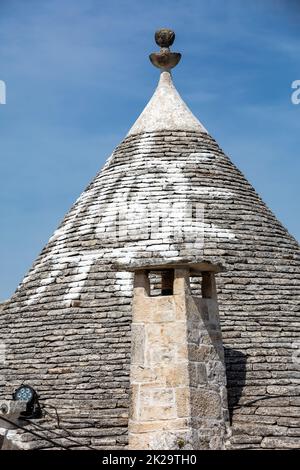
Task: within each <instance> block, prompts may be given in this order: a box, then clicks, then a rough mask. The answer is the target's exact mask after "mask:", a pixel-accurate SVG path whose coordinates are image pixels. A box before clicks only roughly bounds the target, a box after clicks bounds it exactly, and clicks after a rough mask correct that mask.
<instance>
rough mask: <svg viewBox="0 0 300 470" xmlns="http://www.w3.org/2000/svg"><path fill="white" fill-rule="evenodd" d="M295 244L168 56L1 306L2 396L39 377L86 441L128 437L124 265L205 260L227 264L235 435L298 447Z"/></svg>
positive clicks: (236, 441) (223, 279)
mask: <svg viewBox="0 0 300 470" xmlns="http://www.w3.org/2000/svg"><path fill="white" fill-rule="evenodd" d="M299 255H300V251H299V245H298V243H297V242H296V240H295V239H294V238H293V237H292V236H291V235H290V234H289V233H288V232H287V230H286V229H285V228H284V227H283V226H282V225H281V223H280V222H279V221H278V220H277V219H276V217H275V216H274V215H273V214H272V212H271V211H270V210H269V209H268V208H267V207H266V205H265V204H264V203H263V201H262V200H261V198H260V197H259V195H258V194H257V193H256V192H255V190H254V189H253V187H252V186H251V185H250V184H249V182H248V181H247V180H246V179H245V177H244V176H243V174H242V173H241V172H240V171H239V170H238V169H237V168H236V166H235V165H234V164H233V163H232V162H231V161H230V159H229V158H228V157H227V156H226V155H225V154H224V153H223V151H222V150H221V149H220V147H219V146H218V144H217V143H216V142H215V140H214V139H213V138H212V137H211V136H210V135H209V134H208V132H207V131H206V129H205V128H204V127H203V126H202V124H201V123H200V122H199V121H198V120H197V118H196V117H195V116H194V115H193V114H192V113H191V111H190V110H189V109H188V108H187V106H186V105H185V104H184V102H183V101H182V99H181V97H180V96H179V94H178V92H177V91H176V89H175V87H174V85H173V83H172V81H171V75H170V72H169V70H165V69H163V70H162V72H161V78H160V84H159V86H158V88H157V90H156V92H155V94H154V96H153V97H152V99H151V100H150V102H149V104H148V105H147V107H146V108H145V110H144V111H143V113H142V114H141V116H140V117H139V118H138V120H137V121H136V123H135V124H134V126H133V127H132V128H131V130H130V132H129V133H128V135H127V136H126V138H125V139H124V140H123V141H122V142H121V144H120V145H119V146H118V147H117V148H116V149H115V151H114V152H113V154H112V155H111V157H110V158H109V159H108V161H107V163H106V164H105V166H104V167H103V169H102V170H101V171H100V172H99V173H98V175H96V177H95V178H94V180H93V181H92V182H91V184H90V185H89V186H88V187H87V189H86V190H85V191H84V192H83V193H82V195H81V196H80V197H79V198H78V200H77V201H76V203H75V204H74V206H73V207H72V208H71V210H70V211H69V213H68V214H67V215H66V217H65V218H64V220H63V222H62V223H61V225H60V227H59V228H58V229H57V230H56V232H55V233H54V235H53V236H52V237H51V238H50V240H49V243H48V244H47V245H46V247H45V248H44V249H43V251H42V253H41V254H40V256H39V257H38V259H37V260H36V261H35V263H34V265H33V267H32V268H31V270H30V271H29V273H28V274H27V275H26V277H25V278H24V280H23V282H22V283H21V284H20V286H19V287H18V289H17V291H16V293H15V294H14V295H13V296H12V298H11V300H10V301H9V302H8V303H7V304H5V306H4V308H3V311H2V312H1V316H0V331H1V338H2V339H3V341H4V342H5V348H6V356H5V362H4V363H3V364H2V366H3V367H2V370H1V373H2V383H1V390H0V393H1V396H2V397H6V398H9V397H10V395H11V393H12V391H13V390H14V388H16V387H17V386H19V385H20V384H21V383H22V382H25V383H29V382H30V384H31V385H33V386H34V387H35V388H36V389H37V391H38V393H39V394H40V396H41V397H42V399H43V400H45V401H44V403H45V406H46V409H47V406H49V407H51V406H52V407H53V406H55V407H56V408H57V410H58V413H59V415H60V417H61V421H62V422H63V425H64V427H65V428H67V429H68V430H69V431H70V432H72V433H73V434H74V435H75V436H77V440H78V441H79V442H81V444H82V446H84V445H87V444H89V445H92V446H93V447H96V448H103V447H104V448H105V447H110V448H120V447H123V446H125V445H126V443H127V417H128V406H129V398H128V390H129V366H130V326H131V300H132V273H131V272H129V271H128V269H130V268H131V267H133V266H144V265H149V264H152V265H155V264H161V263H167V262H168V263H180V262H202V261H209V262H213V263H216V264H220V265H222V266H223V268H224V271H223V272H222V273H220V274H219V275H218V276H217V288H218V296H219V304H220V305H219V306H220V315H221V323H222V332H223V341H224V346H225V350H226V363H227V365H226V367H227V380H228V394H229V404H230V408H231V412H232V414H233V418H232V420H233V421H232V424H233V437H232V440H231V442H230V443H229V444H228V446H229V447H233V448H234V447H236V448H238V447H243V446H246V447H247V446H249V447H251V448H255V447H260V446H262V447H263V448H272V447H274V448H285V447H295V445H296V444H295V442H296V441H297V437H296V436H295V434H293V429H294V427H295V426H298V427H299V419H300V416H299V399H298V398H297V395H298V394H299V380H300V378H299V362H297V354H296V353H297V347H298V346H299V344H298V343H300V338H299V331H300V321H299V292H300V273H299V267H300V256H299ZM297 344H298V346H297ZM209 373H211V374H213V373H214V372H213V370H211V371H210V372H209ZM266 398H268V399H266ZM49 409H50V410H51V408H49ZM48 420H49V418H45V425H47V423H48ZM297 420H298V421H297ZM297 422H298V424H297ZM279 436H280V437H279ZM298 439H299V438H298ZM245 443H246V444H245ZM298 444H299V440H298ZM26 445H29V444H24V446H26ZM33 445H34V446H36V447H43V448H46V447H49V446H50V445H49V443H47V442H46V441H38V442H35V443H34V444H33ZM69 445H70V446H71V447H72V443H71V442H69Z"/></svg>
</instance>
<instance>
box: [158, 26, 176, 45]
mask: <svg viewBox="0 0 300 470" xmlns="http://www.w3.org/2000/svg"><path fill="white" fill-rule="evenodd" d="M154 37H155V42H156V44H157V45H158V46H160V47H170V46H172V44H173V42H174V39H175V33H174V31H172V30H171V29H166V28H163V29H159V30H158V31H156V33H155V36H154Z"/></svg>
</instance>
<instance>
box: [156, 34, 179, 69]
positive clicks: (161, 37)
mask: <svg viewBox="0 0 300 470" xmlns="http://www.w3.org/2000/svg"><path fill="white" fill-rule="evenodd" d="M174 39H175V33H174V31H172V30H171V29H167V28H164V29H159V30H158V31H156V33H155V42H156V44H157V45H158V46H160V51H159V52H153V53H152V54H150V56H149V58H150V60H151V62H152V64H153V65H155V67H158V68H159V69H161V70H170V69H172V68H173V67H175V66H176V65H177V64H178V62H179V61H180V59H181V54H179V52H171V51H170V49H169V47H170V46H172V44H173V42H174Z"/></svg>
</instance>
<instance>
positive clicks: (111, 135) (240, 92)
mask: <svg viewBox="0 0 300 470" xmlns="http://www.w3.org/2000/svg"><path fill="white" fill-rule="evenodd" d="M299 24H300V2H298V1H293V0H289V1H287V0H286V1H283V0H259V1H258V0H257V1H255V0H254V1H253V0H252V1H251V2H245V1H244V0H227V1H226V0H222V1H220V0H210V1H204V0H185V1H183V0H182V1H178V0H177V1H176V0H159V1H158V0H151V1H148V0H147V1H146V0H118V1H117V0H109V1H102V0H44V1H40V0H26V1H25V0H0V57H1V61H0V80H4V81H5V82H6V86H7V104H6V105H0V221H1V231H0V237H1V243H0V263H1V264H0V299H6V298H8V297H9V296H10V295H11V294H12V293H13V291H14V290H15V288H16V286H17V284H18V283H19V282H20V281H21V279H22V277H23V276H24V274H25V273H26V271H27V270H28V269H29V268H30V266H31V264H32V263H33V261H34V259H35V258H36V256H37V255H38V253H39V252H40V250H41V249H42V247H43V246H44V245H45V243H46V242H47V240H48V238H49V237H50V236H51V234H52V232H53V231H54V230H55V228H56V227H57V225H58V223H59V222H60V220H61V219H62V218H63V216H64V214H65V213H66V212H67V210H68V209H69V208H70V206H71V205H72V203H73V202H74V201H75V199H76V198H77V197H78V196H79V194H80V193H81V192H82V190H83V189H84V188H85V187H86V185H87V184H88V183H89V181H90V180H91V179H92V178H93V177H94V175H95V174H96V172H97V171H98V170H99V168H100V167H101V166H102V165H103V163H104V161H105V160H106V159H107V157H108V156H109V155H110V153H111V152H112V150H113V149H114V147H115V146H116V145H117V144H118V143H119V142H120V141H121V140H122V139H123V137H124V136H125V135H126V133H127V131H128V129H129V128H130V127H131V125H132V124H133V122H134V121H135V119H136V118H137V116H138V115H139V114H140V112H141V111H142V109H143V107H144V106H145V104H146V102H147V101H148V99H149V98H150V96H151V95H152V93H153V91H154V88H155V86H156V82H157V79H158V71H157V70H156V69H154V67H152V66H151V64H150V62H149V60H148V54H149V53H150V52H153V51H154V50H156V49H157V46H156V45H155V43H154V39H153V34H154V31H155V30H156V29H158V28H160V27H170V28H173V29H174V30H175V31H176V34H177V37H176V42H175V43H174V46H173V50H174V51H178V52H181V53H182V54H183V58H182V61H181V63H180V65H179V66H178V67H177V68H176V70H175V71H174V81H175V84H176V87H177V89H178V90H179V92H180V93H181V95H182V97H183V98H184V99H185V101H186V102H187V104H188V105H189V106H190V107H191V109H192V110H193V112H194V114H195V115H196V116H197V117H198V118H199V119H200V120H201V121H202V122H203V124H204V125H205V126H206V128H207V129H208V130H209V132H210V133H211V134H212V135H213V136H214V137H215V138H216V139H217V141H218V143H219V144H220V146H221V147H222V148H223V149H224V151H225V152H226V153H227V154H228V155H229V156H230V157H231V158H232V160H233V161H234V163H235V164H236V165H237V166H238V167H239V168H240V169H241V170H242V171H243V172H244V173H245V175H246V176H247V177H248V179H249V180H250V182H251V183H252V184H253V185H254V187H255V188H256V190H257V191H258V192H259V193H260V194H261V196H262V197H263V199H264V201H265V202H266V203H267V204H268V205H269V206H270V208H271V209H272V210H273V211H274V213H275V214H276V215H277V217H278V218H279V219H280V220H281V221H282V222H283V224H284V225H285V226H286V227H287V228H288V229H289V231H290V232H291V233H292V234H293V235H294V236H295V237H296V238H298V239H299V238H300V220H299V216H298V212H299V211H298V205H299V189H298V188H299V167H300V164H299V159H300V157H299V152H300V145H299V144H300V132H299V130H300V105H298V106H296V105H293V104H292V103H291V93H292V90H291V83H292V82H293V81H294V80H296V79H300V68H299V57H300V55H299V52H300V33H299Z"/></svg>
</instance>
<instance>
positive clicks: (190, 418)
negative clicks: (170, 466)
mask: <svg viewBox="0 0 300 470" xmlns="http://www.w3.org/2000/svg"><path fill="white" fill-rule="evenodd" d="M217 270H218V268H217V267H216V266H213V265H210V264H205V263H203V264H202V265H201V264H199V265H186V266H180V265H178V266H158V267H155V268H153V267H149V268H147V267H146V268H145V269H139V270H136V271H135V277H134V296H133V310H132V314H133V319H132V354H131V374H130V387H131V407H130V420H129V447H130V448H131V449H180V448H183V449H223V448H224V440H225V437H226V428H227V424H228V406H227V395H226V373H225V365H224V352H223V344H222V335H221V330H220V322H219V314H218V301H217V295H216V287H215V273H216V272H217ZM155 277H156V279H157V278H158V277H160V283H159V284H158V285H157V284H155V285H153V286H152V285H151V280H153V278H155ZM191 277H192V278H193V281H194V282H195V281H196V279H197V280H198V283H199V291H200V292H201V294H200V295H197V296H195V295H192V294H191V290H190V278H191ZM159 288H160V292H158V289H159ZM157 294H158V295H157ZM166 294H167V295H166Z"/></svg>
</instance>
